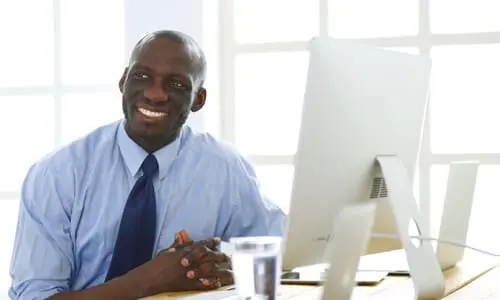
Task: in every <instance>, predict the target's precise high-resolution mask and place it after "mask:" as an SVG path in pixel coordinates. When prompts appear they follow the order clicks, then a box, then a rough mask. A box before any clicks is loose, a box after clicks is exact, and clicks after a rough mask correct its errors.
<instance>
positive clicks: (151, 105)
mask: <svg viewBox="0 0 500 300" xmlns="http://www.w3.org/2000/svg"><path fill="white" fill-rule="evenodd" d="M205 72H206V62H205V57H204V55H203V52H202V51H201V49H200V47H199V46H198V45H197V44H196V43H195V42H194V40H193V39H192V38H190V37H188V36H186V35H184V34H182V33H179V32H175V31H159V32H154V33H151V34H149V35H147V36H146V37H144V38H143V39H142V40H141V41H139V42H138V44H137V45H136V47H135V48H134V51H133V53H132V55H131V58H130V61H129V66H128V67H127V68H126V69H125V71H124V73H123V76H122V78H121V79H120V81H119V87H120V91H121V92H122V94H123V103H122V105H123V112H124V115H125V118H124V120H121V121H119V122H116V123H113V124H109V125H106V126H103V127H101V128H97V129H96V130H95V131H93V132H91V133H89V134H88V135H87V136H86V137H84V138H82V139H80V140H77V141H75V142H73V143H72V144H70V145H69V146H67V147H65V148H63V149H60V150H58V151H57V152H55V153H52V154H50V155H48V156H46V157H44V158H43V159H42V160H40V161H39V162H38V163H36V164H35V165H34V166H33V167H32V168H31V169H30V171H29V173H28V175H27V176H26V179H25V181H24V184H23V188H22V196H21V206H20V212H19V221H18V227H17V232H16V239H15V246H14V252H13V256H12V265H11V276H12V280H13V281H12V286H11V289H10V291H9V296H10V297H11V299H47V298H51V299H97V300H98V299H137V298H140V297H145V296H148V295H152V294H155V293H158V292H162V291H173V290H185V289H200V288H208V289H210V288H216V287H218V286H220V285H224V284H228V283H230V282H231V278H230V277H231V274H230V272H229V271H228V270H219V269H217V266H218V265H220V263H221V262H225V261H227V257H224V256H223V255H221V254H220V253H218V252H217V251H216V250H215V247H214V245H215V244H217V242H213V240H212V239H211V238H213V237H221V238H222V239H223V240H228V239H229V238H231V237H234V236H258V235H282V234H283V230H284V221H285V217H284V214H283V212H282V211H281V210H279V209H278V208H277V207H276V206H275V205H273V204H271V203H270V202H269V201H267V200H266V199H265V198H264V197H263V195H262V193H261V191H260V189H259V186H258V183H257V180H256V176H255V172H254V170H253V168H252V166H251V165H250V164H249V163H248V162H247V160H245V159H244V158H243V157H242V156H241V155H239V154H238V153H237V152H236V151H235V150H233V148H231V147H230V146H228V145H226V144H224V143H222V142H219V141H217V140H216V139H214V138H213V137H212V136H210V135H209V134H205V133H197V132H194V131H193V130H192V129H191V128H190V127H189V126H187V125H185V122H186V120H187V118H188V116H189V114H190V113H191V112H197V111H199V110H200V109H202V108H203V106H204V104H205V100H206V96H207V92H206V90H205V89H204V88H203V82H204V79H205ZM91 117H92V116H89V118H91ZM182 229H184V230H186V231H187V233H188V234H189V235H190V237H191V238H192V239H193V240H195V241H200V240H205V239H206V240H208V241H207V242H199V243H195V244H193V245H190V246H187V247H180V248H178V249H177V251H175V252H166V253H167V254H162V255H158V254H159V253H160V252H161V251H162V250H164V249H166V248H169V247H170V246H171V245H172V243H173V238H174V236H175V233H176V232H178V231H180V230H182ZM181 264H182V266H181ZM200 282H201V285H200Z"/></svg>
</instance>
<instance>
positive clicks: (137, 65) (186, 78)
mask: <svg viewBox="0 0 500 300" xmlns="http://www.w3.org/2000/svg"><path fill="white" fill-rule="evenodd" d="M137 69H144V70H147V71H148V72H151V73H156V71H155V70H154V69H153V68H151V67H149V66H147V65H143V64H141V63H134V64H133V65H132V66H131V67H130V70H137ZM169 75H170V76H171V77H177V78H180V79H183V80H186V81H188V83H189V84H191V78H190V77H189V76H187V75H186V74H181V73H171V74H169Z"/></svg>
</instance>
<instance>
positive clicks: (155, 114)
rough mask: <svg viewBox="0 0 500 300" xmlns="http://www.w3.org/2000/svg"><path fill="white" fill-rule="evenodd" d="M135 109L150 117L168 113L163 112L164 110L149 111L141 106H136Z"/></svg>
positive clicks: (159, 116) (162, 115) (163, 115)
mask: <svg viewBox="0 0 500 300" xmlns="http://www.w3.org/2000/svg"><path fill="white" fill-rule="evenodd" d="M137 110H138V111H139V112H140V113H141V114H143V115H145V116H146V117H150V118H163V117H165V116H166V115H168V114H167V113H164V112H157V111H151V110H147V109H145V108H142V107H139V108H137Z"/></svg>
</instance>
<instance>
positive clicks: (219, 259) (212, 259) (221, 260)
mask: <svg viewBox="0 0 500 300" xmlns="http://www.w3.org/2000/svg"><path fill="white" fill-rule="evenodd" d="M229 261H230V258H229V257H228V256H227V255H225V254H224V253H222V252H217V251H212V250H210V249H208V248H206V247H197V248H196V249H194V250H193V251H191V252H189V253H186V254H185V255H184V257H183V259H181V264H182V265H183V266H185V267H187V266H197V265H200V264H203V263H214V264H227V263H228V262H229Z"/></svg>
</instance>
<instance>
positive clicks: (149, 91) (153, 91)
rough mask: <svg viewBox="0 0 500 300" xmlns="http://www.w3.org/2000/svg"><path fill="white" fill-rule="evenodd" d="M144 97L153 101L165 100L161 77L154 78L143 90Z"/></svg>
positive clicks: (165, 94)
mask: <svg viewBox="0 0 500 300" xmlns="http://www.w3.org/2000/svg"><path fill="white" fill-rule="evenodd" d="M144 97H146V98H147V99H149V100H151V101H155V102H164V101H167V98H168V96H167V93H166V92H165V90H164V89H163V87H162V83H161V79H159V78H156V79H155V80H154V82H153V84H152V85H150V86H148V87H147V88H146V89H145V90H144Z"/></svg>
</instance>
